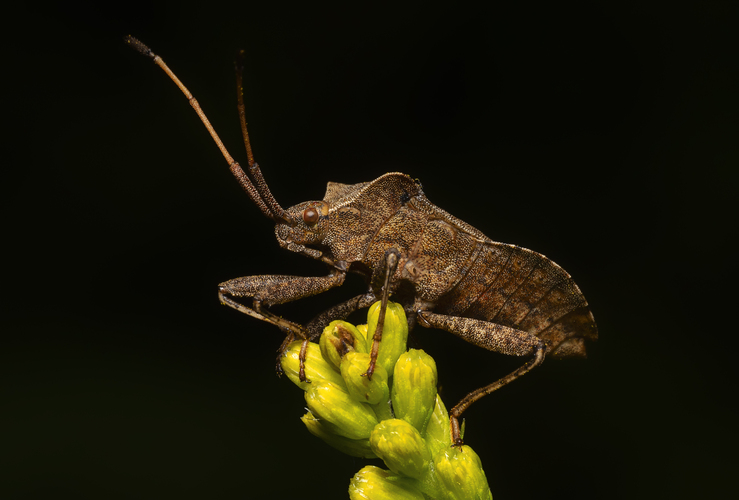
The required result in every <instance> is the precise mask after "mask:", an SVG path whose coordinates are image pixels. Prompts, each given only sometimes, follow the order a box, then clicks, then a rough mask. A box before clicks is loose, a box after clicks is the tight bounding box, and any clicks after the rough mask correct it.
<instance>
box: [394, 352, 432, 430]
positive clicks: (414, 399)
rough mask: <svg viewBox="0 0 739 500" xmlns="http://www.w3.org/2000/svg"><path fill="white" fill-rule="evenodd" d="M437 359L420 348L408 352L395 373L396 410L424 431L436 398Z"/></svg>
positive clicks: (402, 356)
mask: <svg viewBox="0 0 739 500" xmlns="http://www.w3.org/2000/svg"><path fill="white" fill-rule="evenodd" d="M436 381H437V374H436V362H435V361H434V358H432V357H431V356H429V355H428V354H426V353H425V352H423V351H422V350H419V349H411V350H409V351H407V352H404V353H403V354H401V355H400V357H399V358H398V362H397V363H396V364H395V370H394V374H393V392H392V400H393V410H394V411H395V416H396V417H397V418H402V419H403V420H405V421H406V422H408V423H409V424H411V425H412V426H413V427H415V428H416V429H418V430H419V431H420V432H421V434H423V433H425V432H426V425H427V424H428V421H429V418H430V417H431V412H432V411H433V410H434V406H435V401H436Z"/></svg>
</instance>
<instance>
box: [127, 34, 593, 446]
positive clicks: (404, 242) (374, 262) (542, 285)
mask: <svg viewBox="0 0 739 500" xmlns="http://www.w3.org/2000/svg"><path fill="white" fill-rule="evenodd" d="M126 42H127V43H128V44H129V45H130V46H131V47H133V48H135V49H136V50H138V51H139V52H141V53H142V54H144V55H147V56H149V57H151V58H152V59H153V60H154V62H155V63H156V64H157V65H158V66H159V67H160V68H162V69H163V70H164V71H165V72H166V73H167V74H168V75H169V77H170V78H171V79H172V80H173V81H174V82H175V83H176V84H177V86H178V87H179V88H180V90H182V92H183V93H184V94H185V96H186V97H187V99H188V100H189V102H190V104H191V105H192V107H193V108H194V109H195V111H196V113H197V114H198V116H200V119H201V120H202V121H203V123H204V124H205V127H206V128H207V129H208V131H209V132H210V134H211V136H212V137H213V140H214V141H215V142H216V144H217V145H218V148H219V149H220V150H221V153H222V154H223V156H224V157H225V158H226V162H227V163H228V165H229V168H230V169H231V172H232V173H233V175H234V176H235V177H236V179H237V180H238V181H239V183H240V184H241V186H242V187H243V188H244V190H245V191H246V192H247V193H248V194H249V196H250V197H251V199H252V201H253V202H254V203H255V204H256V205H257V207H259V209H260V210H261V211H262V213H263V214H264V215H266V216H267V217H269V218H270V219H272V220H273V221H274V222H275V223H276V227H275V234H276V236H277V241H278V242H279V244H280V246H281V247H283V248H286V249H288V250H290V251H292V252H296V253H299V254H302V255H305V256H307V257H310V258H312V259H317V260H320V261H322V262H324V263H325V264H326V265H327V266H328V268H329V272H328V274H327V275H326V276H317V277H300V276H284V275H261V276H246V277H242V278H235V279H232V280H229V281H226V282H225V283H221V284H220V285H219V286H218V296H219V298H220V300H221V302H222V303H223V304H225V305H227V306H230V307H232V308H234V309H236V310H238V311H240V312H242V313H244V314H247V315H249V316H252V317H254V318H257V319H260V320H263V321H267V322H269V323H272V324H273V325H275V326H277V327H279V328H280V329H281V330H283V331H284V332H285V333H286V334H287V336H286V338H285V341H284V342H283V344H282V348H281V350H280V351H281V353H282V351H283V350H284V349H285V347H286V346H287V345H288V344H289V343H290V342H292V341H293V340H295V339H296V338H299V339H302V340H303V341H304V343H303V349H302V352H301V359H302V360H304V359H305V349H306V347H307V345H308V341H310V340H311V339H314V338H316V337H317V336H318V335H319V334H320V333H321V331H322V329H323V326H324V325H326V324H327V323H328V322H330V321H331V320H334V319H342V318H346V317H347V316H348V315H349V314H351V313H352V312H354V311H356V310H357V309H360V308H363V307H368V306H369V305H371V304H372V303H374V302H375V301H377V300H378V299H379V300H381V301H382V307H381V309H380V320H379V321H378V326H377V330H376V331H375V332H372V333H373V334H374V335H373V345H372V351H371V354H370V357H371V361H370V365H369V367H368V369H367V372H366V375H367V376H368V377H371V376H372V373H373V371H374V367H375V360H376V358H377V353H378V348H379V343H380V341H381V339H382V325H383V320H382V319H383V317H384V312H385V308H386V305H387V300H388V297H389V296H391V295H392V296H393V297H394V299H395V300H396V301H397V302H400V303H401V304H403V307H404V308H405V310H406V314H407V316H408V321H409V328H413V326H414V325H415V324H419V325H420V326H422V327H425V328H439V329H442V330H446V331H448V332H451V333H453V334H455V335H458V336H459V337H461V338H463V339H464V340H466V341H467V342H470V343H472V344H475V345H477V346H480V347H484V348H485V349H488V350H490V351H494V352H499V353H502V354H508V355H513V356H523V357H527V358H529V359H528V361H526V363H524V364H523V365H522V366H521V367H520V368H518V369H517V370H515V371H513V372H512V373H510V374H508V375H506V376H505V377H503V378H501V379H499V380H497V381H495V382H493V383H491V384H488V385H486V386H484V387H481V388H480V389H477V390H475V391H472V392H471V393H469V394H468V395H467V396H465V397H464V398H463V399H462V401H460V402H459V403H458V404H457V405H456V406H455V407H454V408H452V409H451V411H450V420H451V434H452V443H454V444H455V445H461V444H462V440H461V437H460V429H459V418H460V417H461V415H462V413H464V411H465V410H466V409H467V408H468V407H469V406H470V405H471V404H472V403H474V402H475V401H477V400H478V399H480V398H482V397H483V396H486V395H487V394H490V393H491V392H493V391H495V390H496V389H498V388H500V387H502V386H503V385H506V384H508V383H509V382H511V381H513V380H515V379H516V378H518V377H520V376H521V375H523V374H524V373H526V372H528V371H529V370H531V369H532V368H534V367H535V366H538V365H540V364H541V363H542V362H543V361H544V357H545V356H547V355H548V356H552V357H555V358H568V357H584V356H585V354H586V347H585V341H586V340H589V341H595V340H597V337H598V331H597V327H596V325H595V320H594V319H593V315H592V313H591V312H590V308H589V307H588V303H587V301H586V300H585V297H583V294H582V293H581V292H580V289H579V288H578V287H577V285H576V284H575V282H574V281H573V280H572V278H571V277H570V275H569V274H567V272H565V271H564V270H563V269H562V268H561V267H559V266H558V265H557V264H555V263H554V262H552V261H551V260H549V259H548V258H546V257H545V256H543V255H541V254H539V253H536V252H533V251H531V250H527V249H525V248H521V247H518V246H515V245H508V244H505V243H499V242H496V241H493V240H491V239H489V238H488V237H486V236H485V235H484V234H483V233H481V232H480V231H478V230H477V229H475V228H474V227H472V226H470V225H469V224H467V223H465V222H463V221H461V220H459V219H457V218H455V217H454V216H452V215H451V214H449V213H447V212H445V211H444V210H442V209H440V208H439V207H437V206H435V205H433V204H432V203H431V202H430V201H429V200H428V199H427V198H426V196H424V194H423V190H422V189H421V185H420V183H419V182H417V181H416V180H414V179H412V178H411V177H409V176H408V175H405V174H402V173H387V174H385V175H382V176H380V177H378V178H377V179H375V180H373V181H370V182H363V183H360V184H353V185H348V184H339V183H336V182H329V183H328V187H327V189H326V194H325V196H324V198H323V200H320V201H307V202H304V203H300V204H298V205H295V206H293V207H290V208H288V209H287V210H285V209H283V208H282V207H281V206H280V204H279V203H278V202H277V200H275V198H274V197H273V196H272V193H271V192H270V190H269V187H268V186H267V183H266V182H265V180H264V177H263V176H262V172H261V170H260V168H259V165H258V164H257V163H256V162H255V161H254V157H253V154H252V150H251V145H250V143H249V135H248V133H247V129H246V120H245V115H244V102H243V93H242V91H241V86H242V81H241V69H240V63H239V68H238V69H237V72H236V74H237V85H238V88H239V92H238V110H239V117H240V121H241V129H242V133H243V136H244V142H245V145H246V149H247V158H248V165H249V167H248V174H247V173H246V172H244V170H242V168H241V166H240V165H239V164H238V163H237V162H236V161H235V160H234V159H233V157H232V156H231V155H230V154H229V153H228V151H227V150H226V148H225V147H224V145H223V143H222V142H221V140H220V138H219V137H218V135H217V134H216V132H215V130H214V129H213V127H212V125H211V124H210V122H209V121H208V119H207V118H206V117H205V114H204V113H203V111H202V110H201V109H200V106H199V104H198V103H197V101H196V100H195V98H193V96H192V95H191V94H190V92H189V91H188V90H187V88H185V86H184V85H183V84H182V82H180V81H179V79H178V78H177V77H176V76H175V75H174V73H172V71H171V70H170V69H169V68H168V67H167V65H166V64H164V62H163V61H162V59H161V58H159V56H156V55H155V54H154V53H152V52H151V50H150V49H149V48H148V47H147V46H146V45H144V44H143V43H141V42H140V41H138V40H137V39H135V38H133V37H131V36H129V37H127V38H126ZM348 272H353V273H357V274H360V275H362V276H363V277H364V278H365V279H366V281H367V285H368V287H367V290H366V291H365V292H364V293H362V294H360V295H358V296H356V297H353V298H351V299H349V300H347V301H346V302H343V303H341V304H338V305H336V306H334V307H331V308H330V309H328V310H327V311H324V312H323V313H321V314H319V315H318V316H317V317H316V318H314V319H313V320H311V321H310V322H309V323H308V324H307V325H305V326H302V325H299V324H296V323H293V322H291V321H288V320H286V319H283V318H281V317H279V316H277V315H275V314H273V313H272V312H270V310H269V306H272V305H274V304H282V303H286V302H292V301H294V300H297V299H302V298H304V297H309V296H311V295H315V294H319V293H322V292H325V291H327V290H329V289H331V288H334V287H336V286H340V285H341V284H342V283H343V282H344V278H345V277H346V274H347V273H348ZM237 298H240V299H251V303H250V304H249V305H246V304H245V303H242V302H240V301H238V300H236V299H237ZM304 377H305V375H304V373H303V370H302V365H301V378H303V379H304Z"/></svg>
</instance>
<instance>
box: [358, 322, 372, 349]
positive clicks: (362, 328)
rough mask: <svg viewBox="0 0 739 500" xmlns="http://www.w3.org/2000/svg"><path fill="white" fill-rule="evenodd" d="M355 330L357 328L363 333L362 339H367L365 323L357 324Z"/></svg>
mask: <svg viewBox="0 0 739 500" xmlns="http://www.w3.org/2000/svg"><path fill="white" fill-rule="evenodd" d="M357 330H359V333H361V334H362V335H364V339H365V340H367V324H366V323H365V324H364V325H357ZM369 348H370V346H369V345H368V346H367V352H369Z"/></svg>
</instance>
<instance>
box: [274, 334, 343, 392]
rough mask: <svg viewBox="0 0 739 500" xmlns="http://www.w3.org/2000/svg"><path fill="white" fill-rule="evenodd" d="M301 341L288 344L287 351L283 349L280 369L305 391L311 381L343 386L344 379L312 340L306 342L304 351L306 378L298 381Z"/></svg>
mask: <svg viewBox="0 0 739 500" xmlns="http://www.w3.org/2000/svg"><path fill="white" fill-rule="evenodd" d="M302 343H303V342H302V341H296V342H293V343H292V344H290V346H289V347H288V348H287V351H285V355H284V356H283V357H282V359H280V364H281V365H282V370H283V371H284V372H285V374H286V375H287V377H288V378H289V379H290V380H291V381H292V382H293V383H294V384H295V385H297V386H298V387H300V388H301V389H303V390H304V391H307V390H308V389H309V388H310V387H311V382H312V383H317V382H321V381H327V382H330V383H332V384H336V385H338V386H339V387H344V379H342V378H341V375H340V374H339V373H338V372H337V371H336V370H335V369H334V368H333V367H332V366H331V365H330V364H328V363H327V362H326V360H324V359H323V357H322V356H321V349H320V348H319V347H318V344H314V343H313V342H311V343H309V344H308V349H307V351H306V353H305V354H306V355H305V364H304V367H305V376H306V378H307V380H306V381H305V382H301V381H300V378H299V377H298V373H299V371H300V359H299V356H300V347H301V345H302Z"/></svg>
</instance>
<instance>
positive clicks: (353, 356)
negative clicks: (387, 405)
mask: <svg viewBox="0 0 739 500" xmlns="http://www.w3.org/2000/svg"><path fill="white" fill-rule="evenodd" d="M369 362H370V355H369V354H366V353H363V352H355V351H352V352H348V353H347V354H346V356H344V359H342V360H341V376H342V378H343V379H344V383H345V384H346V387H347V389H348V390H349V394H350V395H351V396H352V397H353V398H354V399H356V400H357V401H360V402H362V403H369V404H371V405H374V404H377V403H379V402H380V401H385V402H387V400H388V399H389V397H390V388H389V387H388V385H387V372H386V371H385V369H384V368H383V367H382V366H381V365H377V366H376V367H375V374H374V375H372V380H370V379H368V378H367V377H365V376H364V373H365V372H366V371H367V367H368V366H369Z"/></svg>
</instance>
